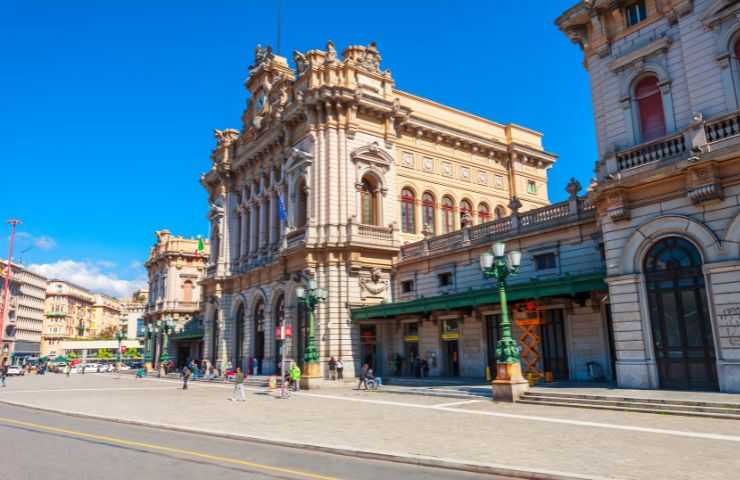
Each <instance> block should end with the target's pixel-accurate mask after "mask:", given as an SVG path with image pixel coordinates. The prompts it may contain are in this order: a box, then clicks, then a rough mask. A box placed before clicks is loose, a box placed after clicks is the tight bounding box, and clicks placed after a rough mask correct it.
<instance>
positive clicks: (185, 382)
mask: <svg viewBox="0 0 740 480" xmlns="http://www.w3.org/2000/svg"><path fill="white" fill-rule="evenodd" d="M192 374H193V373H192V372H191V371H190V369H189V368H188V367H187V366H185V367H183V369H182V389H183V390H187V389H188V380H190V376H191V375H192Z"/></svg>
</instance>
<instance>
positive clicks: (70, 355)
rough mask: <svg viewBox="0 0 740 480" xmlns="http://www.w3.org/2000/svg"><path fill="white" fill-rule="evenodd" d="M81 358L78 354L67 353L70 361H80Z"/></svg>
mask: <svg viewBox="0 0 740 480" xmlns="http://www.w3.org/2000/svg"><path fill="white" fill-rule="evenodd" d="M79 357H80V356H79V355H77V353H75V352H69V353H67V358H68V359H70V360H76V359H78V358H79Z"/></svg>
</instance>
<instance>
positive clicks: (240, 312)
mask: <svg viewBox="0 0 740 480" xmlns="http://www.w3.org/2000/svg"><path fill="white" fill-rule="evenodd" d="M244 313H245V312H244V304H243V303H242V304H240V305H239V308H238V309H237V310H236V319H235V322H234V329H235V330H236V331H235V332H234V362H233V363H234V368H236V367H240V368H242V369H243V368H244V364H243V361H242V360H243V359H242V357H243V356H244V327H245V325H246V323H247V319H246V318H245V317H246V316H245V314H244Z"/></svg>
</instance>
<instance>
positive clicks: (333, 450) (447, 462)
mask: <svg viewBox="0 0 740 480" xmlns="http://www.w3.org/2000/svg"><path fill="white" fill-rule="evenodd" d="M0 404H5V405H10V406H13V407H21V408H26V409H29V410H36V411H41V412H49V413H56V414H62V415H67V416H70V417H77V418H85V419H91V420H102V421H106V422H114V423H119V424H123V425H134V426H139V427H147V428H155V429H159V430H169V431H173V432H182V433H190V434H196V435H207V436H212V437H218V438H225V439H228V440H239V441H245V442H255V443H261V444H265V445H273V446H277V447H286V448H297V449H301V450H309V451H314V452H321V453H330V454H334V455H342V456H346V457H354V458H363V459H367V460H378V461H386V462H393V463H401V464H406V465H416V466H420V467H432V468H441V469H446V470H457V471H466V472H472V473H482V474H488V475H499V476H507V477H510V478H519V479H528V480H606V477H597V476H589V475H580V474H573V473H565V472H559V471H555V470H539V469H526V468H522V467H514V466H507V465H499V464H492V463H479V462H464V461H459V460H455V459H450V458H443V457H427V456H423V455H401V454H396V453H391V452H385V451H380V450H362V449H357V448H352V447H332V446H329V445H323V444H313V443H303V442H296V441H292V440H281V439H276V438H269V437H260V436H257V435H243V434H237V433H227V432H214V431H210V430H203V429H199V428H189V427H182V426H179V425H169V424H163V423H154V422H147V421H143V420H132V419H126V418H116V417H105V416H103V415H94V414H90V413H83V412H75V411H69V410H55V409H53V408H48V407H40V406H36V405H27V404H24V403H21V402H14V401H11V400H5V399H0ZM612 478H614V477H612Z"/></svg>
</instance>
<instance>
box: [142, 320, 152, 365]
mask: <svg viewBox="0 0 740 480" xmlns="http://www.w3.org/2000/svg"><path fill="white" fill-rule="evenodd" d="M153 336H154V325H152V324H151V323H147V324H146V325H144V338H145V340H144V369H145V370H147V371H149V370H151V368H152V337H153Z"/></svg>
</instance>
